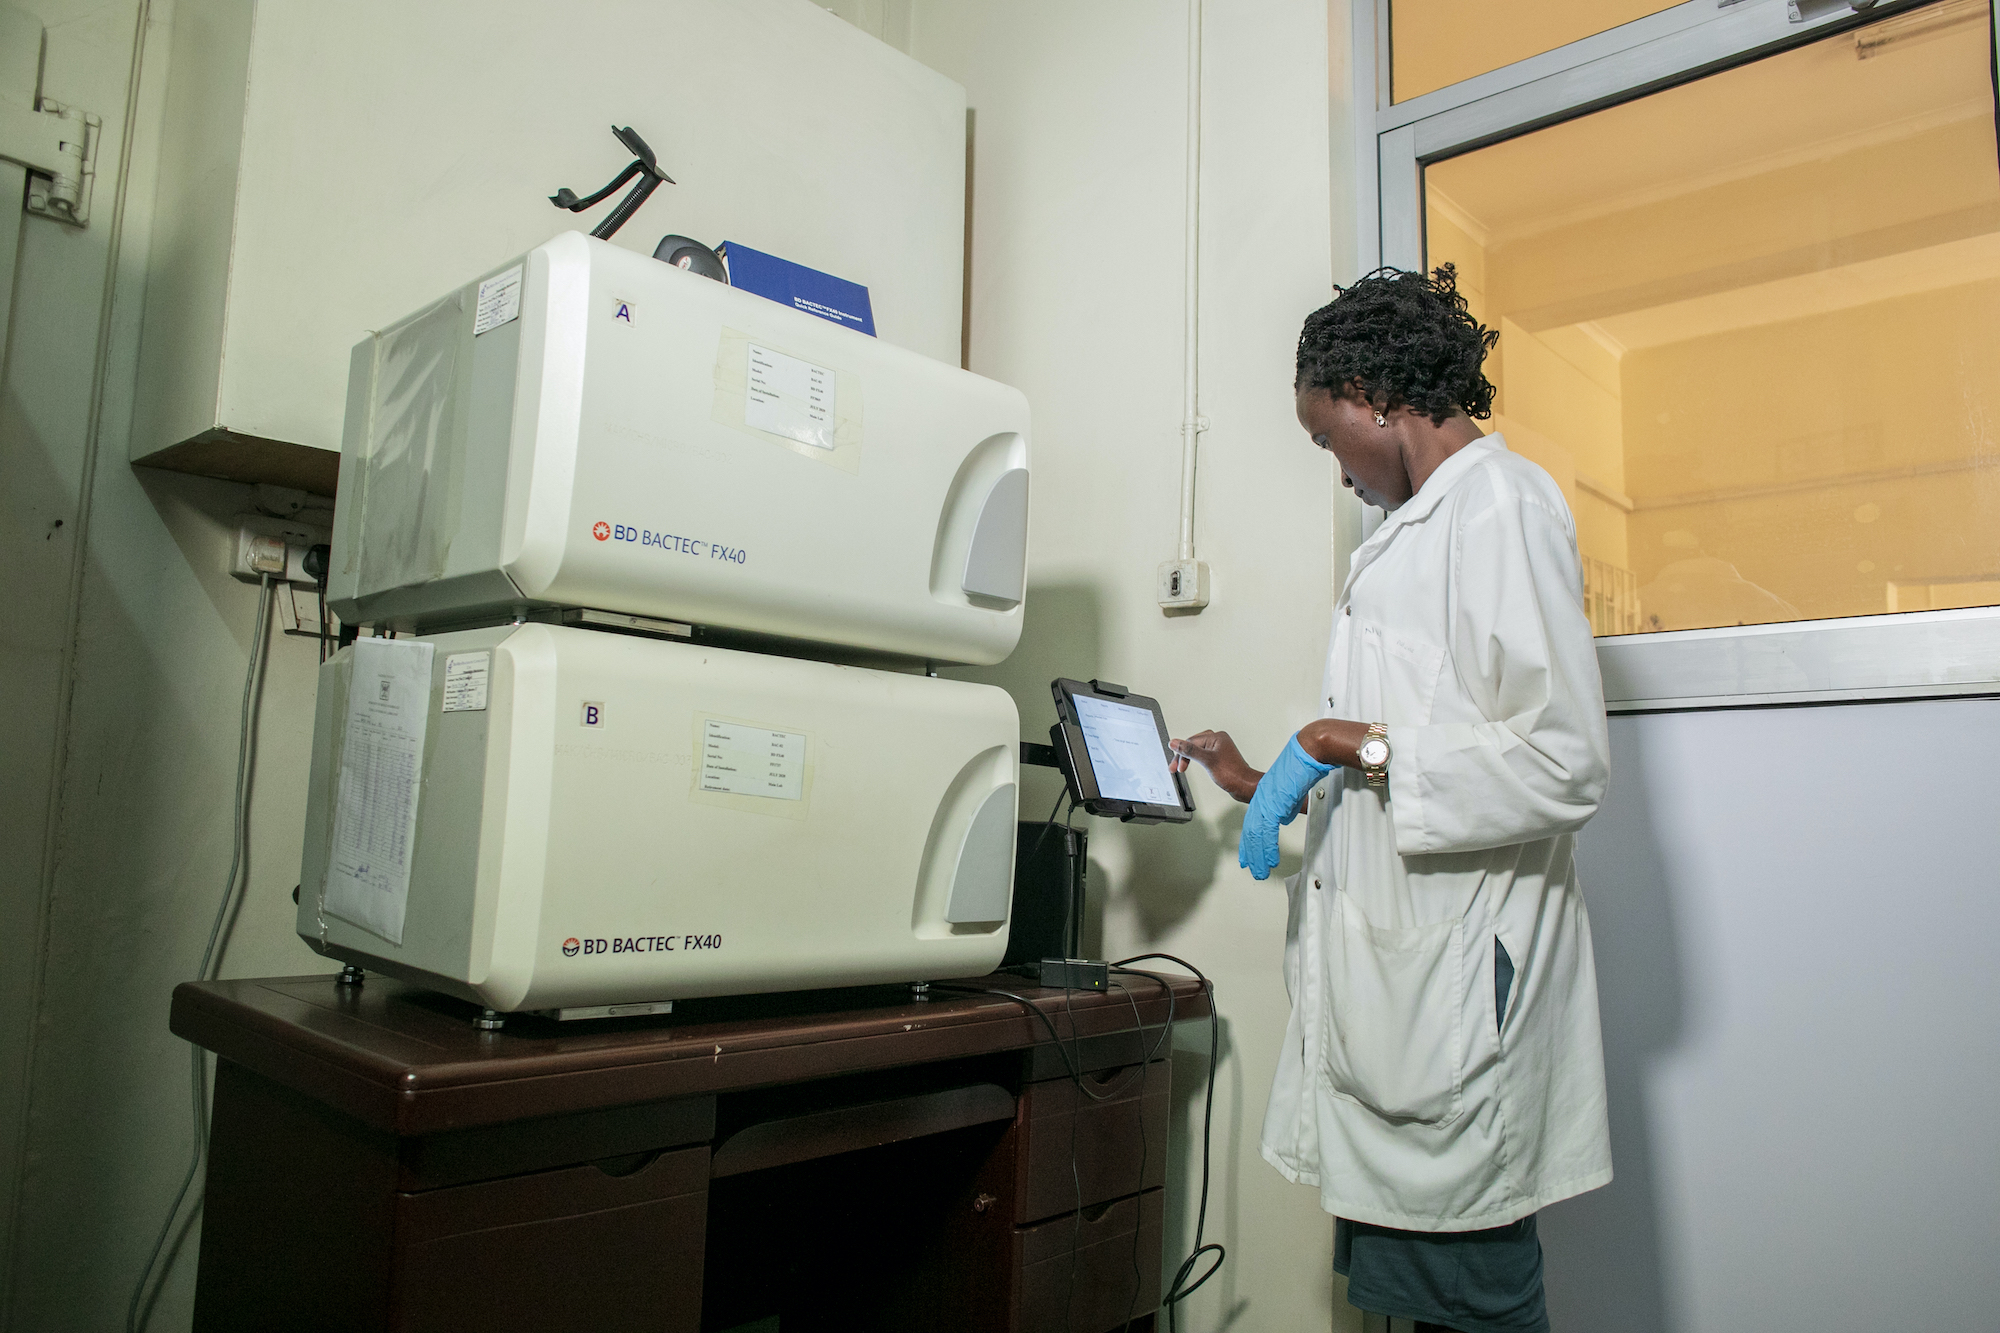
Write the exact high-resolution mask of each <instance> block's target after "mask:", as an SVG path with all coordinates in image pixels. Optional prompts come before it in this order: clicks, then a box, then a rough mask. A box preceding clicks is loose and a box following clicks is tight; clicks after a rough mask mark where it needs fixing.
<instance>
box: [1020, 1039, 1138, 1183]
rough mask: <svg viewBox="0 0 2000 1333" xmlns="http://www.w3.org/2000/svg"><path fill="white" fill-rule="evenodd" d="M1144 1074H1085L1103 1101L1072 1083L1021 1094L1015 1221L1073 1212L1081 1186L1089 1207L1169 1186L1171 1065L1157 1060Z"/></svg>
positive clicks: (1033, 1086)
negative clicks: (1072, 1161) (1072, 1165)
mask: <svg viewBox="0 0 2000 1333" xmlns="http://www.w3.org/2000/svg"><path fill="white" fill-rule="evenodd" d="M1139 1070H1140V1066H1138V1065H1125V1066H1121V1067H1119V1068H1116V1069H1105V1070H1099V1071H1098V1072H1096V1073H1091V1074H1085V1075H1084V1076H1083V1081H1084V1085H1085V1086H1086V1087H1088V1088H1089V1089H1090V1091H1091V1092H1092V1093H1094V1094H1096V1095H1097V1096H1105V1094H1107V1093H1109V1094H1110V1095H1109V1096H1108V1097H1106V1099H1105V1100H1103V1101H1096V1100H1093V1099H1092V1098H1091V1097H1089V1096H1085V1095H1084V1094H1083V1093H1080V1092H1078V1091H1077V1087H1076V1085H1075V1084H1074V1083H1072V1082H1071V1081H1070V1080H1069V1079H1068V1078H1060V1079H1051V1080H1049V1081H1047V1082H1045V1083H1030V1084H1029V1085H1028V1086H1027V1088H1026V1089H1024V1090H1023V1092H1022V1096H1021V1113H1020V1119H1019V1121H1018V1122H1017V1123H1018V1124H1019V1125H1020V1127H1021V1129H1022V1131H1023V1134H1022V1138H1023V1143H1022V1147H1021V1149H1020V1155H1019V1158H1018V1165H1017V1170H1018V1173H1019V1174H1018V1176H1017V1178H1016V1184H1015V1200H1016V1207H1015V1216H1014V1220H1015V1221H1016V1222H1036V1221H1040V1220H1041V1219H1042V1218H1045V1217H1053V1216H1055V1215H1056V1214H1057V1213H1073V1212H1075V1211H1076V1209H1077V1206H1078V1204H1077V1185H1078V1183H1079V1182H1081V1184H1082V1187H1083V1201H1082V1206H1083V1207H1086V1208H1088V1207H1090V1206H1092V1205H1093V1204H1099V1203H1102V1202H1104V1201H1105V1200H1106V1199H1116V1198H1120V1197H1122V1196H1124V1195H1127V1194H1136V1193H1138V1192H1139V1191H1140V1190H1142V1189H1156V1188H1158V1187H1160V1186H1162V1185H1165V1184H1166V1183H1167V1126H1168V1121H1169V1116H1170V1110H1171V1101H1170V1099H1169V1096H1168V1094H1169V1092H1170V1091H1171V1085H1172V1082H1173V1080H1172V1074H1171V1066H1170V1065H1169V1064H1168V1062H1166V1061H1164V1060H1156V1061H1154V1062H1153V1063H1152V1064H1150V1065H1148V1066H1146V1067H1145V1070H1146V1072H1145V1077H1144V1080H1143V1082H1142V1081H1141V1078H1140V1073H1139ZM1072 1126H1074V1127H1075V1128H1074V1137H1073V1138H1072V1129H1071V1127H1072ZM1072 1145H1073V1146H1074V1149H1075V1154H1076V1171H1075V1173H1074V1174H1072V1173H1071V1171H1070V1153H1071V1148H1072ZM1142 1168H1143V1170H1142Z"/></svg>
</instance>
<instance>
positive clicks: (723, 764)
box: [701, 717, 806, 801]
mask: <svg viewBox="0 0 2000 1333" xmlns="http://www.w3.org/2000/svg"><path fill="white" fill-rule="evenodd" d="M805 770H806V738H805V737H804V736H801V735H799V734H798V733H797V732H791V731H770V730H767V729H766V728H763V727H750V726H745V725H743V724H742V723H740V722H718V721H717V720H716V719H714V718H712V717H711V718H705V719H703V727H702V744H701V790H703V791H715V792H727V793H729V794H730V795H732V796H769V797H772V798H774V799H777V800H780V801H796V800H800V799H802V798H803V797H804V795H805Z"/></svg>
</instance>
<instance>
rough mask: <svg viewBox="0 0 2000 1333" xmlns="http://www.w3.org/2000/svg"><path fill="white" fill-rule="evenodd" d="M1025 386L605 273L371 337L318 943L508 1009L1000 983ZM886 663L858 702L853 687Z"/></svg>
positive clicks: (529, 288) (315, 802)
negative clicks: (937, 673)
mask: <svg viewBox="0 0 2000 1333" xmlns="http://www.w3.org/2000/svg"><path fill="white" fill-rule="evenodd" d="M1028 468H1029V460H1028V408H1027V404H1026V402H1025V400H1024V399H1023V398H1022V396H1021V395H1020V394H1019V393H1018V392H1016V391H1015V390H1013V389H1010V388H1007V387H1006V386H1003V385H1000V384H996V383H993V382H992V381H989V380H985V379H982V378H980V377H979V376H976V375H972V374H969V373H967V372H966V371H963V370H960V369H958V368H956V367H953V366H947V365H943V364H941V363H939V362H936V361H932V360H929V359H928V358H925V357H922V356H919V355H917V354H915V353H913V352H909V351H906V350H904V349H901V348H898V347H895V346H892V345H890V344H887V343H883V342H880V341H877V340H876V339H874V338H871V337H869V336H867V335H865V334H862V333H858V332H856V331H854V330H851V329H845V328H841V327H839V326H837V325H835V324H832V323H829V322H827V321H823V320H820V319H816V318H814V317H812V316H810V315H807V314H804V313H801V312H799V311H796V310H792V309H788V308H786V307H785V306H782V305H779V304H777V303H775V302H771V301H767V300H764V299H762V298H761V297H758V296H754V295H751V294H749V293H746V292H743V291H739V290H735V289H732V288H730V287H727V286H725V285H723V284H720V283H717V282H714V281H711V280H709V279H706V278H703V277H699V276H697V275H694V274H691V273H689V272H687V271H685V270H682V269H679V268H675V267H673V266H670V265H667V264H664V263H659V262H657V261H655V260H652V259H649V258H647V257H645V256H643V255H638V254H634V253H632V252H630V251H626V250H622V249H619V248H617V247H615V246H612V245H609V244H607V243H605V242H602V241H597V240H592V239H589V238H586V237H583V236H581V235H578V234H574V233H568V234H564V235H562V236H558V237H557V238H555V239H554V240H552V241H550V242H549V243H547V244H545V245H543V246H540V247H538V248H537V249H535V250H533V251H530V252H529V253H528V254H527V255H525V256H522V257H521V258H519V259H518V260H514V261H511V262H509V263H508V264H505V265H502V266H500V267H499V268H497V269H495V270H494V271H493V272H492V273H490V274H489V275H487V276H486V277H485V278H483V279H481V280H479V281H476V282H473V283H468V284H467V285H466V286H465V287H463V288H461V289H460V290H458V291H455V292H453V293H450V294H449V295H447V296H445V297H444V298H443V299H442V300H439V301H437V302H435V303H433V304H432V305H430V306H428V307H427V308H425V309H423V310H421V311H419V312H417V313H416V314H414V315H412V316H410V317H409V318H407V319H405V320H403V321H401V322H400V323H398V324H396V325H393V326H391V327H389V328H387V329H384V330H382V331H381V332H380V333H377V334H375V335H373V336H371V337H369V338H368V339H366V340H364V341H363V342H362V343H361V344H359V345H358V346H357V347H356V348H355V349H354V353H353V357H352V361H351V364H350V377H349V387H348V401H347V414H346V430H345V439H344V443H343V453H342V458H341V477H340V500H339V508H338V515H337V525H336V531H335V534H334V541H333V552H332V564H331V570H330V573H329V577H328V597H329V601H330V604H331V605H332V606H333V608H334V609H335V610H336V611H337V612H338V613H339V615H340V617H341V619H342V621H343V622H345V623H348V624H359V625H367V626H370V627H371V629H372V630H373V633H371V634H370V635H368V636H366V637H363V638H361V639H359V640H358V641H356V642H355V643H353V644H351V645H349V646H348V647H346V648H344V649H342V651H341V652H340V653H339V654H337V655H336V656H335V657H334V659H333V660H332V661H330V662H329V663H328V664H327V665H326V666H325V667H324V668H322V674H321V681H320V691H319V705H318V714H317V718H316V724H315V728H314V741H313V765H312V778H311V789H310V795H309V813H308V821H307V835H306V853H305V862H304V875H303V881H302V889H301V893H300V895H299V897H300V903H299V915H298V931H299V934H300V935H301V936H302V937H303V938H305V939H306V940H307V942H308V943H310V944H311V945H312V946H313V947H314V948H315V949H317V950H319V951H320V952H321V953H323V954H325V955H327V956H330V957H333V958H337V959H341V960H344V961H347V962H351V963H355V964H358V965H361V966H364V967H370V968H375V969H379V970H382V971H386V972H389V973H392V974H395V975H399V976H403V977H406V978H408V979H410V980H413V981H417V982H419V983H421V984H424V985H428V986H431V987H434V988H436V989H438V990H440V991H444V992H446V993H449V994H453V995H456V996H458V997H460V998H463V999H466V1000H469V1001H472V1002H474V1003H476V1004H479V1005H481V1006H483V1007H485V1008H488V1009H491V1010H494V1011H498V1012H502V1013H505V1012H515V1011H523V1010H532V1011H537V1012H545V1013H551V1014H556V1015H558V1016H564V1017H574V1016H586V1015H596V1014H603V1013H615V1012H637V1011H641V1010H644V1009H648V1008H653V1007H657V1006H662V1005H664V1004H665V1003H666V1002H669V1001H672V1000H677V999H686V998H693V997H697V996H710V995H724V994H741V993H747V992H756V991H774V990H792V989H804V988H817V987H830V986H845V985H863V984H875V983H888V982H901V981H922V980H927V979H931V978H937V977H945V976H966V975H974V974H980V973H984V972H986V971H989V970H990V969H991V968H992V967H994V966H995V965H997V964H998V963H999V962H1000V960H1001V957H1002V955H1003V953H1004V952H1005V949H1006V939H1007V913H1008V908H1009V901H1010V889H1011V883H1012V871H1013V853H1014V838H1015V820H1016V811H1015V792H1016V786H1017V784H1016V764H1017V758H1016V745H1017V741H1018V738H1019V734H1020V732H1019V719H1018V716H1017V714H1016V711H1015V707H1014V704H1013V702H1012V700H1011V699H1010V698H1009V696H1008V695H1007V694H1006V693H1004V692H1003V691H1001V690H999V689H996V688H993V687H991V686H981V685H972V684H968V683H964V682H959V681H951V680H941V679H937V678H935V677H933V676H930V675H928V674H927V673H926V672H925V670H924V664H925V663H927V662H965V663H992V662H997V661H999V660H1000V659H1001V658H1003V657H1005V656H1006V655H1007V654H1008V653H1009V652H1011V651H1012V649H1013V647H1014V644H1015V642H1016V640H1017V639H1018V638H1019V635H1020V628H1021V613H1022V600H1023V596H1024V569H1025V556H1026V543H1027V498H1028ZM855 663H863V664H864V665H856V664H855Z"/></svg>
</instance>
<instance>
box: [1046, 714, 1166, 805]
mask: <svg viewBox="0 0 2000 1333" xmlns="http://www.w3.org/2000/svg"><path fill="white" fill-rule="evenodd" d="M1072 702H1073V704H1074V705H1075V707H1076V721H1077V726H1078V727H1079V729H1081V730H1082V732H1083V743H1084V746H1085V748H1087V749H1088V750H1089V751H1090V767H1091V769H1092V770H1093V771H1094V772H1095V773H1096V775H1097V790H1098V794H1099V795H1100V796H1102V797H1104V798H1105V799H1106V800H1112V801H1134V802H1137V803H1139V804H1143V805H1169V806H1178V805H1179V804H1180V803H1181V797H1180V793H1179V792H1178V791H1177V790H1175V788H1174V778H1173V774H1172V773H1171V772H1170V771H1169V770H1168V768H1167V747H1166V746H1165V745H1164V744H1162V743H1161V741H1160V727H1159V724H1158V723H1157V722H1155V721H1154V720H1153V711H1152V710H1151V709H1150V708H1139V707H1135V706H1134V705H1132V704H1121V703H1113V702H1112V701H1111V700H1109V699H1093V698H1091V697H1090V696H1088V695H1083V694H1078V695H1076V696H1074V697H1073V699H1072Z"/></svg>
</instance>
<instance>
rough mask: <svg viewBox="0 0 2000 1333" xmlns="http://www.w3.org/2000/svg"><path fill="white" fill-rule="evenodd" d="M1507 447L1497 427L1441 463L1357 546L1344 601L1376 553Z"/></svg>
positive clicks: (1376, 555) (1427, 514)
mask: <svg viewBox="0 0 2000 1333" xmlns="http://www.w3.org/2000/svg"><path fill="white" fill-rule="evenodd" d="M1506 448H1507V441H1506V440H1505V439H1504V438H1502V436H1501V435H1500V433H1499V432H1497V431H1496V432H1494V433H1493V434H1491V435H1482V436H1480V437H1479V438H1478V439H1476V440H1473V441H1472V442H1471V443H1469V444H1467V445H1466V446H1465V447H1464V448H1463V449H1460V450H1459V451H1458V452H1457V453H1455V454H1453V455H1452V456H1451V457H1450V458H1447V459H1445V460H1444V462H1442V463H1440V464H1438V468H1437V471H1435V472H1433V473H1431V475H1430V476H1428V477H1426V478H1425V479H1424V484H1423V485H1422V486H1421V487H1420V488H1418V490H1417V493H1416V494H1415V495H1413V496H1411V497H1410V498H1409V499H1408V500H1406V501H1404V502H1403V507H1402V508H1401V509H1396V510H1392V511H1390V513H1389V514H1388V516H1387V517H1386V518H1384V519H1383V520H1382V526H1381V527H1379V528H1377V529H1375V531H1374V533H1373V535H1371V536H1370V537H1369V538H1368V540H1367V541H1365V542H1363V543H1361V545H1360V546H1358V547H1356V548H1355V551H1354V558H1353V560H1352V561H1351V562H1350V564H1349V565H1348V571H1347V584H1346V586H1345V587H1343V588H1342V589H1341V593H1340V601H1341V602H1342V603H1345V602H1346V601H1347V597H1348V594H1349V593H1350V592H1351V591H1352V590H1353V588H1354V580H1355V579H1357V578H1359V577H1360V576H1361V571H1362V570H1364V569H1366V568H1367V567H1368V566H1369V565H1371V564H1373V563H1374V562H1375V560H1376V557H1378V556H1380V555H1381V554H1382V552H1383V550H1384V549H1386V548H1387V547H1388V545H1389V542H1390V540H1391V539H1393V538H1394V537H1395V535H1396V533H1397V531H1398V530H1400V529H1401V528H1403V527H1405V526H1406V525H1408V524H1411V523H1415V522H1418V521H1420V520H1422V519H1425V518H1428V517H1430V515H1431V513H1432V511H1434V510H1435V509H1436V508H1437V507H1438V505H1439V504H1440V503H1442V502H1443V500H1444V497H1445V496H1446V495H1447V494H1449V493H1450V492H1451V489H1452V488H1453V487H1454V486H1456V485H1458V483H1459V482H1460V481H1461V480H1462V479H1463V478H1464V477H1465V475H1466V474H1467V473H1469V472H1471V471H1472V469H1474V468H1475V467H1478V466H1479V465H1480V463H1482V462H1484V461H1485V460H1486V459H1488V458H1490V457H1491V456H1492V455H1493V453H1494V452H1495V451H1496V450H1498V451H1503V452H1504V451H1505V450H1506Z"/></svg>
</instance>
